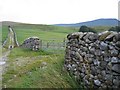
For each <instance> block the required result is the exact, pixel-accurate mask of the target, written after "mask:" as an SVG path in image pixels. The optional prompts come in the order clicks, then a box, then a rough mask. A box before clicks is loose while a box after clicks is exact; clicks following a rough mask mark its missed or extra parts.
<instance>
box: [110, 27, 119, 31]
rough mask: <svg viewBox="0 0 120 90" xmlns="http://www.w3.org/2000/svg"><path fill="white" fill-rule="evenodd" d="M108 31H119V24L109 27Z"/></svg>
mask: <svg viewBox="0 0 120 90" xmlns="http://www.w3.org/2000/svg"><path fill="white" fill-rule="evenodd" d="M108 31H116V32H120V26H115V27H111V28H110V29H109V30H108Z"/></svg>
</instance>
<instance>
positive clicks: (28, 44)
mask: <svg viewBox="0 0 120 90" xmlns="http://www.w3.org/2000/svg"><path fill="white" fill-rule="evenodd" d="M21 47H22V48H28V49H31V50H33V51H37V50H39V49H40V40H39V38H38V37H29V38H28V39H26V40H25V41H24V42H23V44H22V45H21Z"/></svg>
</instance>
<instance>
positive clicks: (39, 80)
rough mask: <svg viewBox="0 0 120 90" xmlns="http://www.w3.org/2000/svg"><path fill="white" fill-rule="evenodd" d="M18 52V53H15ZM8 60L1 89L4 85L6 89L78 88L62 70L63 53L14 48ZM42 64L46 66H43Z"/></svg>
mask: <svg viewBox="0 0 120 90" xmlns="http://www.w3.org/2000/svg"><path fill="white" fill-rule="evenodd" d="M18 51H19V53H16V52H18ZM29 54H30V55H29ZM33 56H34V57H33ZM9 58H10V59H9V60H8V61H7V63H8V67H7V69H8V70H7V72H6V73H5V74H4V75H3V77H4V78H3V87H4V85H6V86H7V87H8V88H78V87H80V86H79V85H78V84H77V83H76V82H75V80H74V79H73V78H71V77H70V76H69V75H68V73H67V72H66V71H65V70H63V65H64V53H63V54H52V53H51V52H47V51H44V50H42V51H40V52H31V51H28V50H21V49H20V48H16V49H13V50H12V51H11V53H10V55H9ZM44 62H45V63H46V64H43V63H44ZM18 63H19V64H18ZM15 75H16V77H15Z"/></svg>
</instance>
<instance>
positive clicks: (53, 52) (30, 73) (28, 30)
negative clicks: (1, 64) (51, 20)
mask: <svg viewBox="0 0 120 90" xmlns="http://www.w3.org/2000/svg"><path fill="white" fill-rule="evenodd" d="M7 26H8V24H7V25H6V24H5V25H4V24H3V28H2V42H3V41H4V40H5V39H6V37H7V34H8V28H7ZM12 27H13V29H14V31H15V32H16V34H17V39H18V42H19V43H20V44H22V42H23V41H24V40H25V39H26V38H28V37H31V36H37V37H39V38H40V39H41V40H43V41H49V40H54V42H62V41H63V40H64V38H66V36H67V34H69V33H72V32H76V31H78V30H79V28H73V27H58V26H52V25H31V24H14V25H12ZM94 28H95V29H96V30H97V31H98V32H100V31H104V30H106V29H108V28H109V27H94ZM3 51H6V49H3ZM64 55H65V48H61V49H60V48H59V49H54V48H42V49H41V50H39V51H37V52H33V51H31V50H28V49H21V48H19V47H18V48H15V49H12V50H11V52H10V55H9V56H8V57H9V58H8V60H7V67H6V70H7V71H6V73H5V74H3V87H10V88H53V87H54V88H82V87H83V85H82V82H81V85H78V84H77V83H76V81H75V79H74V78H72V77H71V76H70V75H69V74H68V73H67V72H66V71H65V70H64V69H63V65H64Z"/></svg>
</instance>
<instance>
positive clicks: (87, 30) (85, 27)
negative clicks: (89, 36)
mask: <svg viewBox="0 0 120 90" xmlns="http://www.w3.org/2000/svg"><path fill="white" fill-rule="evenodd" d="M79 32H93V33H96V31H95V30H94V29H93V28H90V27H87V26H85V25H83V26H81V27H80V29H79Z"/></svg>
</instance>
